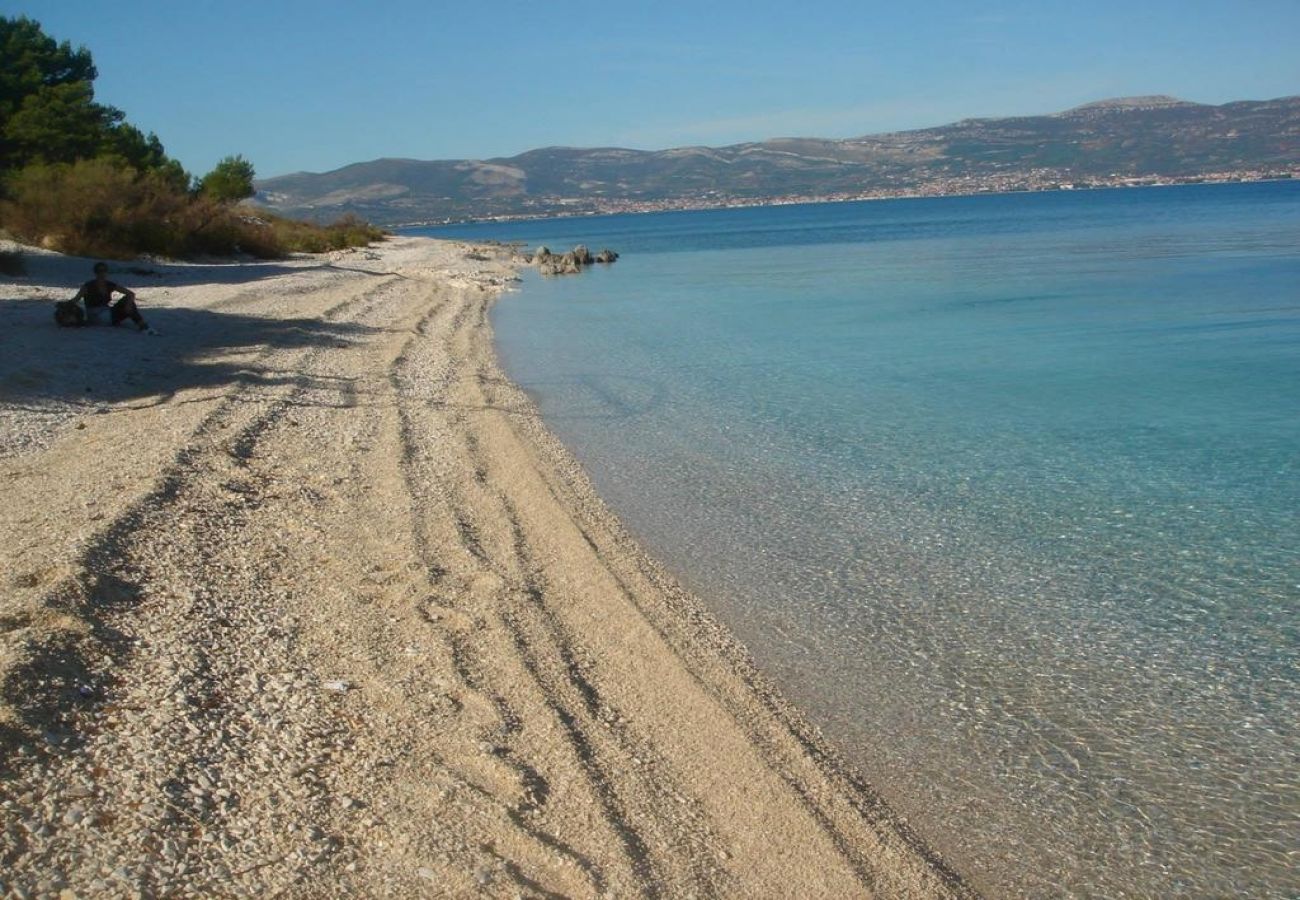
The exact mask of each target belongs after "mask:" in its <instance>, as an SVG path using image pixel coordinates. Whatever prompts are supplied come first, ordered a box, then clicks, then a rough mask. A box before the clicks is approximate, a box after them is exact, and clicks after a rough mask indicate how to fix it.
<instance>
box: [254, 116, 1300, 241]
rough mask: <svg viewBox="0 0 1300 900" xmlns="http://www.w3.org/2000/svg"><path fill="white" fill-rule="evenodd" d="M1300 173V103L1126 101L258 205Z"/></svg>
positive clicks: (322, 210)
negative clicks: (916, 127) (1055, 111)
mask: <svg viewBox="0 0 1300 900" xmlns="http://www.w3.org/2000/svg"><path fill="white" fill-rule="evenodd" d="M1297 168H1300V96H1293V97H1283V98H1280V99H1277V100H1266V101H1240V102H1236V103H1225V104H1223V105H1222V106H1210V105H1206V104H1201V103H1189V102H1187V101H1184V100H1178V99H1176V98H1174V97H1166V96H1151V97H1124V98H1118V99H1112V100H1103V101H1100V102H1097V103H1088V104H1085V105H1083V106H1079V107H1075V108H1074V109H1070V110H1066V111H1065V112H1061V113H1056V114H1054V115H1045V116H1021V117H1015V118H1003V119H965V120H963V121H960V122H956V123H954V124H951V125H944V126H941V127H938V128H923V129H918V130H915V131H900V132H893V133H889V134H875V135H867V136H864V137H860V138H850V139H845V140H828V139H821V138H777V139H774V140H769V141H762V142H759V143H749V144H734V145H732V146H729V147H679V148H676V149H672V150H654V151H648V150H628V149H623V148H614V147H605V148H595V149H579V148H573V147H546V148H543V149H540V150H530V151H528V152H527V153H521V154H520V155H518V156H513V157H509V158H506V159H488V160H435V161H420V160H414V159H378V160H374V161H372V162H364V163H355V164H353V165H350V166H344V167H343V168H341V169H336V170H334V171H332V172H324V173H320V174H316V173H308V172H303V173H299V174H295V175H285V176H282V177H279V178H268V179H265V180H263V181H260V182H258V189H259V193H258V200H259V202H262V203H264V204H266V205H267V206H270V207H272V208H274V209H276V210H279V211H282V212H286V213H292V214H295V215H306V216H311V217H316V218H333V217H335V216H337V215H340V214H342V213H346V212H352V213H356V214H359V215H361V216H364V217H366V218H368V219H370V220H372V221H374V222H377V223H380V224H399V223H408V222H419V221H437V220H442V219H449V218H485V217H491V216H502V215H531V214H550V213H558V212H585V211H598V210H603V211H608V210H618V209H634V208H656V207H657V206H659V207H663V206H709V205H725V204H728V203H741V202H752V201H759V200H763V199H774V198H795V197H807V198H812V197H829V196H837V197H844V196H869V195H876V196H887V195H891V194H900V193H918V192H919V193H961V192H973V191H981V190H1015V189H1035V188H1043V187H1053V186H1055V185H1057V184H1059V183H1070V184H1073V185H1077V186H1080V187H1082V186H1088V185H1094V184H1095V185H1103V184H1116V183H1124V182H1125V181H1126V180H1133V179H1144V178H1145V179H1171V180H1189V179H1196V178H1200V177H1204V176H1214V175H1223V174H1225V173H1239V174H1243V175H1246V176H1247V177H1258V176H1259V175H1261V174H1267V173H1274V174H1275V173H1279V172H1285V171H1290V170H1295V169H1297Z"/></svg>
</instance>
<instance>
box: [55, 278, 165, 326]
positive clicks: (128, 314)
mask: <svg viewBox="0 0 1300 900" xmlns="http://www.w3.org/2000/svg"><path fill="white" fill-rule="evenodd" d="M114 294H121V295H122V299H121V300H118V301H117V302H116V303H114V302H113V295H114ZM78 300H81V301H82V302H84V303H85V304H86V324H87V325H120V324H121V323H122V321H123V320H124V319H130V320H131V321H132V322H134V323H135V327H136V328H138V329H140V330H141V331H144V332H148V333H149V334H157V332H156V331H154V330H153V329H152V328H150V327H149V325H148V323H146V322H145V320H144V316H142V315H140V310H139V309H138V308H137V307H136V305H135V292H133V291H131V290H129V289H127V288H124V287H122V286H121V285H120V284H115V283H114V282H112V281H109V280H108V264H107V263H102V262H98V263H95V277H94V278H92V279H90V281H87V282H86V283H85V284H83V285H82V286H81V290H79V291H77V296H75V297H73V298H72V302H73V303H76V302H77V301H78Z"/></svg>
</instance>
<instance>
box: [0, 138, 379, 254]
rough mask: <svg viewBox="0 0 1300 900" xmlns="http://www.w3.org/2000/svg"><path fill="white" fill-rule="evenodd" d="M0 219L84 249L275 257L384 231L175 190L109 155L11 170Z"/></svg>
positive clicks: (19, 231)
mask: <svg viewBox="0 0 1300 900" xmlns="http://www.w3.org/2000/svg"><path fill="white" fill-rule="evenodd" d="M5 188H6V194H7V196H8V199H7V200H6V201H5V202H4V203H3V204H0V221H3V224H4V226H5V228H6V229H7V230H8V231H9V232H11V233H12V234H13V235H14V236H15V237H16V238H18V239H19V240H21V241H23V242H25V243H30V244H38V245H40V246H43V247H48V248H49V249H52V250H59V251H61V252H64V253H72V254H77V255H81V256H96V257H104V258H110V259H130V258H133V257H136V256H139V255H140V254H143V253H148V254H154V255H158V256H164V257H169V258H175V259H183V258H189V257H195V256H238V255H242V254H247V255H250V256H255V257H258V258H261V259H275V258H279V257H283V256H286V255H288V254H290V253H295V252H308V253H321V252H325V251H328V250H340V249H343V248H346V247H357V246H365V245H367V244H369V243H372V242H374V241H376V240H379V239H381V238H382V237H383V236H384V232H382V231H380V230H379V229H377V228H375V227H373V226H371V225H369V224H367V223H365V222H362V221H361V220H359V219H356V218H344V219H340V220H339V221H338V222H336V223H334V224H332V225H325V226H321V225H314V224H311V223H308V222H297V221H294V220H291V219H284V218H281V217H279V216H273V215H269V214H267V213H265V212H263V211H261V210H258V209H256V208H253V207H244V206H236V205H232V204H229V203H222V202H219V201H216V200H212V199H210V198H207V197H203V196H194V195H192V194H189V193H186V192H180V191H177V190H176V188H175V186H174V185H172V184H170V183H169V182H168V181H167V180H166V179H165V178H164V177H162V176H160V175H158V174H157V173H144V174H141V173H139V172H137V171H135V170H134V169H132V168H130V167H129V166H126V165H124V164H122V163H120V162H116V161H113V160H110V159H93V160H82V161H80V162H76V163H72V164H61V165H34V166H29V167H27V168H26V169H23V170H21V171H19V172H17V173H14V174H13V175H11V176H10V177H9V178H8V179H7V180H6V184H5Z"/></svg>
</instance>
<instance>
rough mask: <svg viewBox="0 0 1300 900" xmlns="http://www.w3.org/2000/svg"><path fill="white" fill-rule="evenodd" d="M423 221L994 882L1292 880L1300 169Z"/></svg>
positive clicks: (511, 358) (860, 736)
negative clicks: (498, 265)
mask: <svg viewBox="0 0 1300 900" xmlns="http://www.w3.org/2000/svg"><path fill="white" fill-rule="evenodd" d="M426 233H432V234H440V235H455V236H464V237H476V238H484V237H494V238H500V239H518V240H523V241H525V242H527V243H529V244H530V245H535V244H537V243H539V242H546V243H548V244H550V246H551V247H552V249H567V248H568V247H569V246H571V245H572V244H574V243H576V242H578V241H583V242H585V243H588V244H590V245H591V246H592V248H593V250H594V249H596V248H597V247H600V246H610V247H613V248H615V249H618V250H620V251H622V252H623V254H624V256H623V259H622V260H620V261H619V262H618V263H617V264H616V265H615V266H612V267H609V268H596V269H593V270H592V271H590V272H588V273H586V274H584V275H582V276H579V277H570V278H560V279H541V278H536V277H530V278H529V279H528V280H527V282H526V284H525V287H524V290H523V291H522V292H521V293H520V294H518V295H514V296H510V297H508V298H506V299H504V300H503V301H501V302H500V303H499V304H498V305H497V307H496V310H495V316H494V321H495V326H496V331H497V337H498V342H499V346H500V349H501V352H502V357H503V361H504V363H505V366H506V368H507V370H508V372H509V373H510V375H511V376H512V377H513V378H514V379H515V380H516V381H518V382H519V383H520V384H521V385H523V386H524V387H525V388H526V389H528V390H529V391H530V392H531V393H532V394H533V396H534V397H535V398H536V399H537V400H538V403H539V405H540V408H541V410H542V413H543V416H544V417H545V419H546V420H547V422H548V424H550V425H551V427H552V428H553V429H554V430H555V431H556V432H557V433H558V434H559V435H560V437H561V438H562V439H563V440H564V441H565V442H566V444H567V445H568V446H569V447H570V448H571V449H572V450H573V451H574V453H575V454H576V455H577V456H578V458H579V459H581V460H582V461H583V463H584V464H585V465H586V467H587V468H588V470H589V472H590V473H591V475H592V478H593V480H594V481H595V483H596V486H597V488H598V489H599V490H600V491H601V493H602V495H603V496H605V498H606V499H607V500H608V501H609V502H610V504H611V506H612V507H613V508H614V509H615V510H616V511H617V512H618V513H619V514H620V516H621V517H622V518H623V519H624V521H625V522H626V523H627V524H628V526H629V527H630V528H631V529H632V530H633V531H634V532H635V533H636V534H637V535H638V536H639V537H640V538H641V539H642V540H643V541H644V543H645V544H646V545H647V546H648V547H649V548H650V549H651V550H652V551H653V552H654V553H656V554H657V555H658V556H659V557H660V558H661V559H663V560H664V561H665V562H666V563H667V564H668V565H669V567H670V568H671V569H673V570H674V571H675V572H676V573H677V574H678V575H679V576H680V577H681V578H682V579H683V580H684V581H685V582H686V583H687V584H688V585H690V586H691V587H692V588H694V589H695V590H696V591H698V592H699V593H700V594H701V595H702V596H704V597H705V598H706V600H707V601H708V602H709V604H710V605H711V606H712V608H713V609H714V610H715V611H716V612H717V613H718V615H719V616H720V617H721V618H723V619H724V621H726V622H727V623H728V625H729V626H730V627H731V628H732V629H733V630H734V631H735V632H736V633H737V634H738V635H739V636H740V637H741V638H742V640H744V641H745V642H746V644H747V645H748V646H749V647H750V648H751V650H752V651H753V653H754V655H755V657H756V659H757V660H758V661H759V664H760V665H761V666H762V667H763V668H765V669H766V670H767V671H768V672H769V673H770V674H771V675H772V676H773V678H774V679H775V680H776V681H777V682H778V683H779V684H780V685H781V686H782V688H783V689H784V690H785V691H786V692H787V693H788V694H789V695H790V696H791V697H792V698H793V699H795V700H796V701H797V702H798V703H799V704H800V705H801V706H802V707H803V708H804V709H805V710H807V711H808V713H809V715H810V716H811V717H812V718H813V719H814V720H815V721H816V722H817V723H819V724H820V725H821V726H822V727H823V728H824V729H825V730H826V731H827V732H828V733H829V734H830V735H831V736H833V737H834V738H835V739H836V740H837V741H838V742H839V743H840V745H841V746H842V747H843V748H844V749H845V751H846V752H847V753H848V754H849V756H850V757H851V758H852V759H853V761H854V762H855V763H856V764H857V765H859V767H860V768H861V769H862V770H863V771H864V773H865V774H866V775H867V776H868V777H869V778H870V779H871V780H872V781H873V782H874V783H875V784H876V785H877V786H878V787H879V788H880V789H881V790H882V792H883V793H884V794H885V795H886V796H887V797H888V798H889V800H890V801H891V803H892V804H893V805H894V806H895V807H896V808H897V809H899V810H900V811H901V812H903V813H904V814H905V815H907V816H908V817H909V818H910V819H911V820H912V821H913V823H914V824H915V825H916V826H917V827H918V829H919V830H920V831H921V833H922V834H923V835H925V836H926V837H927V839H928V840H929V841H930V842H931V843H932V844H934V845H935V846H936V847H938V848H939V849H940V850H941V851H942V852H943V853H945V854H946V855H947V856H949V857H950V858H952V859H953V860H954V861H955V862H956V863H957V865H958V867H959V868H960V869H961V870H962V871H963V872H964V873H966V874H967V875H968V876H969V877H970V878H971V879H972V881H973V882H974V883H975V884H976V885H978V886H980V887H983V888H985V889H986V890H988V891H989V892H990V893H993V894H1004V893H1007V892H1018V893H1024V894H1028V895H1033V896H1052V895H1061V894H1072V895H1095V896H1103V895H1108V896H1116V895H1130V896H1171V895H1179V896H1226V895H1241V896H1270V895H1271V896H1295V895H1297V894H1300V877H1298V876H1297V875H1296V874H1295V869H1294V863H1295V857H1296V854H1297V852H1298V850H1300V775H1298V774H1297V773H1300V739H1298V736H1297V722H1300V703H1298V702H1297V692H1296V691H1297V685H1298V684H1300V515H1298V512H1297V511H1298V510H1300V478H1298V477H1297V475H1298V474H1300V471H1298V470H1300V184H1289V183H1280V184H1265V185H1240V186H1236V185H1234V186H1213V187H1210V186H1207V187H1182V188H1164V189H1145V190H1128V191H1105V192H1089V193H1077V194H1068V193H1059V194H1034V195H1003V196H983V197H969V198H950V199H936V200H902V201H886V202H876V203H853V204H835V205H823V206H796V207H779V208H769V209H748V210H728V211H717V212H693V213H670V214H656V215H646V216H617V217H599V218H587V219H575V220H561V221H550V222H531V223H514V224H511V223H499V224H493V225H490V226H461V227H457V228H448V229H435V230H429V231H427V232H426Z"/></svg>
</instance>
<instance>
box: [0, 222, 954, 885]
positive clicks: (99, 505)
mask: <svg viewBox="0 0 1300 900" xmlns="http://www.w3.org/2000/svg"><path fill="white" fill-rule="evenodd" d="M469 251H470V248H468V247H467V246H465V245H460V244H454V243H446V242H435V241H431V240H425V239H417V238H399V239H393V240H390V241H388V242H386V243H385V244H383V245H380V246H376V247H374V248H372V249H371V250H362V251H349V252H344V253H337V254H332V255H330V256H328V257H325V256H322V257H300V258H295V259H293V260H290V261H287V262H275V263H244V264H212V265H200V264H166V265H163V264H154V263H148V262H140V263H134V264H130V263H122V264H114V265H113V271H112V273H111V274H110V278H112V279H113V280H115V281H119V282H121V283H123V284H125V285H128V286H130V287H131V288H133V289H134V290H136V291H137V293H138V295H139V300H140V304H141V309H142V311H143V312H144V313H145V315H146V317H147V318H148V320H149V322H150V324H151V325H153V326H154V327H155V328H156V329H157V330H158V331H159V332H160V334H159V335H158V336H149V335H143V334H138V333H136V332H135V330H134V329H132V328H130V327H122V328H118V329H110V328H85V329H58V328H56V327H55V326H54V324H53V322H52V319H51V312H52V301H54V300H56V299H64V298H66V297H69V296H71V294H72V293H73V292H74V291H75V286H76V285H77V284H78V283H80V282H81V281H83V280H85V279H87V278H89V277H90V261H88V260H82V259H71V258H67V257H62V256H58V255H56V254H50V253H41V252H39V251H30V252H28V253H27V268H28V274H27V275H26V276H25V277H21V278H14V279H4V281H3V282H0V284H3V287H0V486H2V487H0V490H2V491H3V503H0V548H2V549H0V573H2V574H0V580H2V581H3V595H2V599H0V680H2V684H3V695H2V697H0V821H2V823H3V825H2V828H0V882H2V884H0V894H8V895H12V896H19V897H25V896H59V895H60V892H61V891H67V892H70V893H66V894H65V896H83V897H84V896H255V897H271V896H312V897H323V896H384V897H406V896H409V897H424V896H453V897H455V896H476V895H481V896H491V897H496V896H499V897H551V896H570V897H600V896H617V897H634V896H647V897H709V896H718V897H800V898H809V897H835V898H843V897H868V896H876V897H951V896H968V895H969V893H970V892H969V890H968V889H967V888H966V887H965V886H964V885H963V884H962V883H961V881H960V880H959V879H958V878H957V876H956V875H955V874H954V873H952V872H951V871H950V870H949V869H948V868H947V867H946V866H945V865H944V864H943V862H942V861H941V860H940V859H939V858H938V857H937V856H936V855H935V854H934V853H932V852H931V851H930V850H929V849H927V848H926V846H925V845H924V844H923V842H922V841H921V839H920V838H919V837H918V836H917V835H915V834H913V833H912V832H911V830H910V829H909V828H908V827H907V825H906V823H904V822H902V821H900V820H899V819H898V817H897V816H895V815H894V814H893V813H892V812H891V811H890V810H889V809H888V808H887V807H886V806H885V805H884V804H883V803H882V802H880V801H879V799H878V798H877V797H876V796H875V795H874V794H873V792H872V791H871V790H870V788H869V786H867V785H866V784H864V783H863V781H862V780H861V779H859V778H858V777H856V776H855V775H854V774H853V772H852V771H851V770H850V769H849V768H848V767H847V766H846V765H844V764H843V763H842V762H841V760H840V758H839V756H838V754H837V753H836V752H835V751H834V749H833V748H832V747H830V746H828V745H827V744H826V743H825V742H824V741H823V740H822V739H821V738H820V737H819V735H818V734H817V733H816V732H815V730H813V729H812V728H811V727H810V726H809V725H807V724H806V722H805V721H804V720H803V719H802V717H801V716H800V715H799V714H798V712H797V711H796V710H794V709H793V708H791V707H790V705H789V704H788V703H786V702H785V701H784V700H783V699H782V698H781V696H780V695H779V694H778V693H777V692H776V691H775V690H773V689H772V688H771V686H770V685H769V684H768V683H767V682H766V681H765V680H764V679H763V678H762V677H761V675H760V674H759V673H757V672H756V671H755V670H754V668H753V666H752V665H751V663H750V662H749V659H748V657H747V655H746V653H745V652H744V650H743V648H741V647H740V646H739V645H738V644H737V643H736V642H735V641H734V640H733V639H732V638H731V637H730V636H729V635H728V634H727V633H726V631H725V630H724V629H723V628H721V627H720V626H719V625H718V624H717V623H716V622H715V621H714V620H713V619H712V618H711V617H710V616H709V615H708V614H707V612H706V611H705V610H704V609H703V608H702V606H701V605H700V604H699V602H698V601H697V600H696V599H695V598H693V597H691V596H689V595H688V594H687V593H685V592H684V591H683V590H681V588H680V587H679V586H678V585H677V584H676V583H675V582H674V581H673V579H672V578H671V577H670V576H669V575H668V574H667V573H666V572H664V571H663V570H662V569H661V568H660V567H659V566H658V565H656V564H655V563H654V561H652V560H650V559H648V558H647V557H646V556H645V554H644V553H642V552H641V551H640V550H639V549H638V547H637V546H636V544H635V543H634V542H633V541H632V540H631V539H630V538H629V537H628V535H627V534H626V532H625V531H624V530H623V529H622V528H621V527H620V525H619V523H618V522H617V521H616V520H615V519H614V517H613V516H612V515H611V514H610V513H609V512H608V510H607V509H606V508H605V506H604V505H603V504H602V503H601V501H600V499H599V498H598V497H597V496H596V495H595V494H594V492H593V491H592V489H591V487H590V485H589V483H588V481H587V480H586V477H585V476H584V474H583V472H582V471H581V469H580V467H579V466H578V465H577V464H576V463H575V462H574V461H573V459H572V458H571V457H570V456H569V455H568V454H567V452H566V451H565V450H564V449H563V448H562V447H561V446H560V445H559V444H558V443H557V442H556V441H555V440H554V438H553V437H551V435H550V434H549V433H548V432H547V431H546V429H545V428H544V427H543V426H542V424H541V423H540V421H539V420H538V417H537V415H536V412H535V410H534V408H533V406H532V404H531V403H530V401H529V400H528V398H527V397H526V396H525V395H524V394H523V393H522V392H521V391H520V390H518V389H517V388H516V387H515V386H513V385H512V384H511V383H509V381H508V380H507V379H506V378H505V377H504V376H503V375H502V373H501V371H500V370H499V369H498V367H497V364H496V362H495V357H494V353H493V348H492V335H491V328H490V325H489V322H488V318H487V312H488V309H489V307H490V306H491V304H492V303H494V302H498V301H499V302H512V299H511V298H509V297H506V298H505V299H499V298H500V295H501V294H502V292H503V291H505V290H506V289H507V288H508V287H509V285H510V284H511V282H512V281H513V280H514V277H515V267H516V266H517V265H518V262H517V261H516V260H514V259H513V258H511V256H510V254H509V252H508V251H505V250H501V249H498V248H479V250H478V251H475V252H473V253H471V252H469Z"/></svg>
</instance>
